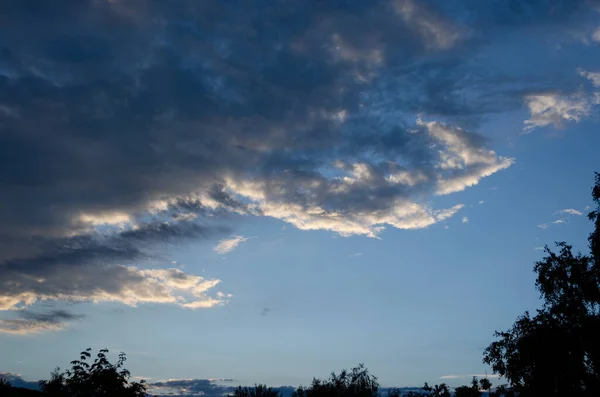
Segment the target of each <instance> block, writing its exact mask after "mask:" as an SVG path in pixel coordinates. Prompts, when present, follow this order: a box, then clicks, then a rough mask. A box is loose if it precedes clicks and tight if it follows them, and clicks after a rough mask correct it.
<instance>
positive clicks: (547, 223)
mask: <svg viewBox="0 0 600 397" xmlns="http://www.w3.org/2000/svg"><path fill="white" fill-rule="evenodd" d="M562 223H565V221H564V220H563V219H557V220H555V221H552V222H546V223H541V224H539V225H538V227H539V228H540V229H548V228H549V227H550V226H552V225H560V224H562Z"/></svg>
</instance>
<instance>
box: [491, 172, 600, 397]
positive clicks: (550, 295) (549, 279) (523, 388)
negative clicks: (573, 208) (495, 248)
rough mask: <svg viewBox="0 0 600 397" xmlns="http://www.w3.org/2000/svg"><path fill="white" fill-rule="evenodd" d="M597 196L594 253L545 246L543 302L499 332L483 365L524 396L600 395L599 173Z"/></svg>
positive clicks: (538, 267) (538, 268)
mask: <svg viewBox="0 0 600 397" xmlns="http://www.w3.org/2000/svg"><path fill="white" fill-rule="evenodd" d="M592 198H593V200H594V202H595V204H596V209H595V210H594V211H592V212H590V213H589V215H588V217H589V219H590V220H591V221H593V222H594V226H595V228H594V231H593V232H592V233H591V234H590V237H589V247H590V254H589V255H582V254H580V253H573V247H572V246H571V245H569V244H567V243H565V242H560V243H556V245H557V247H558V252H554V251H552V250H550V249H549V248H548V247H547V246H546V248H545V252H546V256H545V257H544V258H543V259H542V260H541V261H539V262H537V263H536V264H535V267H534V271H535V272H536V273H537V279H536V284H535V285H536V288H537V290H538V291H539V292H540V296H541V298H542V299H543V301H544V304H543V306H542V308H541V309H539V310H537V314H536V315H535V316H531V315H530V314H529V313H528V312H525V314H524V315H522V316H521V317H519V318H518V319H517V321H516V322H515V323H514V325H513V326H512V328H511V329H509V330H508V331H504V332H496V334H495V335H496V337H497V338H499V339H498V340H497V341H495V342H493V343H492V344H490V345H489V346H488V348H487V349H486V350H485V352H484V359H483V361H484V362H485V363H487V364H489V365H491V366H492V368H493V369H494V371H495V372H496V373H498V374H500V375H502V376H503V377H504V378H505V379H507V380H508V382H509V383H510V386H511V387H512V389H513V391H515V392H516V393H517V394H518V395H519V396H521V397H529V396H544V397H554V396H556V397H559V396H560V397H562V396H569V397H597V396H600V343H599V342H598V335H600V174H598V173H596V177H595V185H594V188H593V189H592Z"/></svg>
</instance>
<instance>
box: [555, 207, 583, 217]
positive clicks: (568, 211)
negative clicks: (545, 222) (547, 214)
mask: <svg viewBox="0 0 600 397" xmlns="http://www.w3.org/2000/svg"><path fill="white" fill-rule="evenodd" d="M556 213H557V214H561V215H578V216H581V215H583V212H581V211H579V210H576V209H573V208H567V209H564V210H560V211H557V212H556Z"/></svg>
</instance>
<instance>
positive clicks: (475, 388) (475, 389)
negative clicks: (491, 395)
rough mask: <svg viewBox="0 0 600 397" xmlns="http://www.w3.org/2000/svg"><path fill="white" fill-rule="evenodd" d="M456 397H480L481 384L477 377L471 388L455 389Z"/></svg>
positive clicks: (461, 387) (474, 378)
mask: <svg viewBox="0 0 600 397" xmlns="http://www.w3.org/2000/svg"><path fill="white" fill-rule="evenodd" d="M454 396H455V397H480V396H481V392H480V391H479V382H478V380H477V377H476V376H474V377H473V380H472V381H471V386H460V387H457V388H456V389H454Z"/></svg>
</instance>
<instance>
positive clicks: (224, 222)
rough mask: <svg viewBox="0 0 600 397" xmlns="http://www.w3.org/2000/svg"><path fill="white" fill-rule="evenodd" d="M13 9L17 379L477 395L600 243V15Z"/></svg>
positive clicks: (266, 8) (12, 353) (525, 8)
mask: <svg viewBox="0 0 600 397" xmlns="http://www.w3.org/2000/svg"><path fill="white" fill-rule="evenodd" d="M2 3H3V8H4V9H5V10H7V12H6V13H3V14H5V15H3V16H2V17H0V120H1V122H0V168H1V169H2V171H1V173H0V192H1V193H0V225H1V226H0V274H1V276H0V351H2V355H0V372H5V373H12V374H18V376H20V377H22V378H23V379H27V380H36V379H40V378H44V377H47V376H48V375H49V372H50V371H51V370H52V369H53V368H54V367H55V366H57V365H60V366H62V367H65V366H67V365H68V363H69V361H70V360H71V359H73V358H74V357H76V355H77V353H78V352H79V351H80V350H82V349H84V348H86V347H88V346H90V347H92V348H94V349H100V348H104V347H106V348H108V349H110V350H111V352H115V353H116V352H118V351H121V350H122V351H125V352H126V353H128V357H129V361H128V366H129V368H130V369H131V370H132V372H133V374H134V375H136V376H141V377H145V378H147V379H149V380H150V382H158V381H161V380H166V379H188V380H193V379H197V380H207V379H213V378H214V379H217V378H219V379H221V378H222V379H233V380H234V383H242V384H253V383H255V382H266V383H268V384H271V385H293V386H297V385H299V384H307V383H308V382H309V381H310V380H311V378H312V377H313V376H317V377H323V376H327V374H329V373H330V372H331V371H333V370H339V369H341V368H348V367H351V366H353V365H355V364H357V363H359V362H364V363H365V364H366V365H367V366H368V368H369V369H370V370H371V371H372V372H373V373H374V374H375V375H377V376H378V377H379V379H380V381H381V383H382V384H383V385H386V386H392V385H396V386H412V385H420V384H422V383H423V382H425V381H427V382H430V383H436V382H442V381H446V382H448V383H450V384H460V383H464V382H467V381H468V380H469V378H470V377H471V376H472V375H473V374H484V373H485V372H486V371H487V372H488V373H489V372H490V370H489V369H488V368H486V367H485V366H484V365H483V364H482V363H481V358H482V352H483V349H484V348H485V347H486V346H487V345H488V344H489V343H490V342H491V341H492V340H493V332H494V331H495V330H502V329H506V328H508V327H509V326H510V325H511V324H512V322H513V321H514V319H515V318H516V317H517V316H518V315H520V314H522V313H523V312H524V311H525V310H534V309H535V308H536V307H537V305H538V297H537V293H536V291H535V289H534V274H533V272H532V267H533V264H534V262H535V261H536V260H538V259H540V258H541V257H542V255H543V252H542V251H541V249H540V248H542V247H543V246H544V245H545V244H549V245H551V244H552V243H553V242H554V241H562V240H566V241H568V242H570V243H572V244H573V245H574V246H575V247H576V248H578V249H580V250H582V251H585V250H586V249H587V245H586V244H587V241H586V237H587V234H588V233H589V232H590V230H591V224H590V223H589V222H588V221H587V219H586V216H585V215H586V214H587V212H588V210H589V208H588V207H587V206H589V205H591V199H590V189H591V186H592V184H593V172H594V171H598V170H599V169H600V167H599V166H600V161H599V160H598V155H597V148H598V147H600V135H598V133H597V129H598V109H599V106H598V105H599V104H600V52H599V48H600V5H599V3H597V2H595V1H545V0H531V1H526V2H522V1H519V2H517V1H509V0H497V1H492V2H479V1H474V0H454V1H441V0H440V1H433V0H432V1H424V2H417V1H412V0H396V1H383V0H382V1H373V2H368V3H367V2H360V1H348V2H326V3H318V4H317V3H315V4H309V3H302V4H299V3H295V2H281V3H269V2H262V1H249V2H244V3H239V4H238V2H231V3H222V2H217V1H215V2H212V1H206V2H201V3H199V2H194V1H179V2H176V3H172V4H170V5H167V3H166V2H162V1H148V2H145V3H143V6H142V3H140V2H131V1H127V0H119V1H108V0H106V1H81V2H79V3H78V4H77V6H75V5H73V4H72V3H70V2H67V1H64V2H63V1H59V2H53V3H52V5H45V4H42V3H39V2H23V1H4V2H2ZM66 17H68V22H65V18H66ZM25 26H32V28H25ZM209 383H210V382H209ZM175 390H176V391H177V390H179V389H175ZM179 391H180V392H181V390H179Z"/></svg>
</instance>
